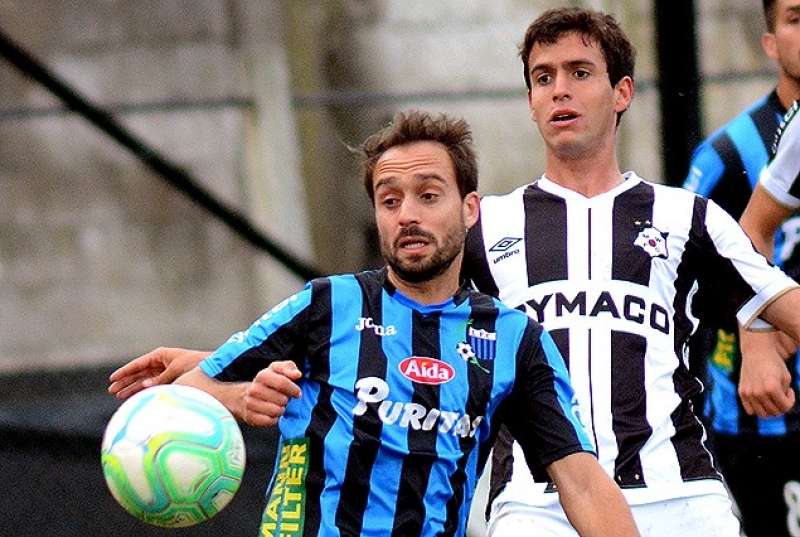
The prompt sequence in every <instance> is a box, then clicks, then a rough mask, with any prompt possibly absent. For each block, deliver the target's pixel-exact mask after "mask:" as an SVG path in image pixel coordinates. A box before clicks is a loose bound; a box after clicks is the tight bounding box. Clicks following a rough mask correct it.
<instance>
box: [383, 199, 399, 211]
mask: <svg viewBox="0 0 800 537" xmlns="http://www.w3.org/2000/svg"><path fill="white" fill-rule="evenodd" d="M399 204H400V199H399V198H394V197H385V198H382V199H381V205H383V206H384V207H386V208H387V209H393V208H395V207H397V206H398V205H399Z"/></svg>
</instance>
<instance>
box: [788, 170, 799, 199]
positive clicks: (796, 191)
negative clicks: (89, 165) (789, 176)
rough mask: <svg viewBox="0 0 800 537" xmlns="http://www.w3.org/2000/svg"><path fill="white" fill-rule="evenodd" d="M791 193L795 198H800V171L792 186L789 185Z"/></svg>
mask: <svg viewBox="0 0 800 537" xmlns="http://www.w3.org/2000/svg"><path fill="white" fill-rule="evenodd" d="M789 194H791V195H792V196H794V197H795V198H800V173H798V174H797V177H795V178H794V182H793V183H792V186H790V187H789Z"/></svg>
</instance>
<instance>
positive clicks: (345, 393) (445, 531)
mask: <svg viewBox="0 0 800 537" xmlns="http://www.w3.org/2000/svg"><path fill="white" fill-rule="evenodd" d="M284 359H291V360H293V361H294V362H295V363H296V364H297V365H298V367H299V368H300V369H301V371H303V373H304V375H303V379H302V380H301V381H300V383H299V384H300V387H301V390H302V397H300V398H299V399H294V400H292V401H291V402H290V403H289V405H288V407H287V408H286V413H285V414H284V416H283V417H282V418H281V420H280V423H279V427H280V432H281V444H280V447H279V451H278V460H277V462H276V470H275V473H274V475H273V478H272V482H271V485H270V488H269V492H268V494H267V506H266V509H265V512H264V516H263V519H262V528H261V529H262V535H278V534H280V535H305V536H311V535H313V536H329V535H331V536H332V535H337V536H339V535H348V536H362V535H363V536H368V535H369V536H378V535H380V536H387V535H393V536H404V537H405V536H415V535H421V536H433V535H437V536H438V535H454V536H462V535H464V533H465V529H466V521H467V515H468V509H469V505H470V501H471V498H472V495H473V491H474V488H475V485H476V483H477V479H478V477H479V476H480V473H481V472H482V470H483V467H484V463H485V462H486V459H487V456H488V454H489V450H490V448H491V444H492V441H493V440H494V438H495V436H496V433H497V429H498V427H499V426H500V424H501V423H502V424H504V425H506V426H507V427H508V428H509V429H510V430H511V431H512V433H513V434H514V436H515V437H516V438H517V439H518V441H519V442H520V444H521V445H522V446H523V449H524V450H525V452H526V456H527V458H528V461H529V464H530V467H531V471H532V472H535V473H537V474H541V473H542V472H543V470H544V468H545V467H546V466H547V465H549V464H550V463H552V462H554V461H556V460H558V459H560V458H562V457H564V456H566V455H569V454H571V453H575V452H579V451H592V449H593V448H592V444H591V441H590V440H589V437H588V436H587V435H586V433H585V432H584V430H583V428H582V426H581V424H580V419H579V417H578V416H577V414H576V409H577V406H576V401H575V398H574V395H573V391H572V388H571V387H570V384H569V380H568V378H569V377H568V373H567V371H566V367H565V365H564V362H563V360H562V358H561V355H560V354H559V352H558V349H557V347H556V346H555V344H554V343H553V340H552V339H551V338H550V336H549V335H548V334H547V333H546V332H545V331H543V329H542V328H541V326H540V325H538V324H536V323H535V322H533V321H531V320H529V319H528V317H527V316H526V315H525V314H523V313H522V312H519V311H516V310H512V309H509V308H507V307H505V306H503V305H502V304H501V303H500V302H499V301H497V300H495V299H492V298H490V297H489V296H487V295H483V294H480V293H477V292H474V291H471V290H468V289H467V288H462V289H461V290H460V291H459V292H458V293H457V294H456V295H455V296H454V297H452V298H451V299H450V300H448V301H447V302H445V303H443V304H438V305H421V304H418V303H416V302H414V301H412V300H410V299H409V298H407V297H405V296H404V295H403V294H401V293H400V292H399V291H398V290H396V289H395V288H394V287H393V286H392V285H391V283H390V282H389V280H388V278H387V272H386V269H384V270H380V271H373V272H363V273H358V274H354V275H343V276H332V277H329V278H322V279H318V280H314V281H313V282H311V283H310V284H308V285H307V286H306V288H305V289H304V290H303V291H301V292H300V293H298V294H297V295H295V296H293V297H291V298H289V299H288V300H286V301H285V302H283V303H281V304H280V305H278V306H277V307H276V308H274V309H273V310H271V311H270V312H268V313H267V314H265V315H264V316H263V317H262V318H261V319H259V320H258V321H256V322H255V323H254V324H253V325H252V326H251V327H250V328H249V329H248V330H247V331H245V332H241V333H239V334H236V335H234V336H232V337H231V339H230V340H229V341H228V342H227V343H225V344H224V345H223V346H222V347H221V348H219V349H218V350H217V351H216V352H215V353H214V354H213V355H211V356H210V357H209V358H208V359H207V360H206V361H204V362H203V363H202V365H201V367H202V369H203V371H205V372H206V373H207V374H208V375H210V376H212V377H215V378H217V379H219V380H224V381H235V380H249V379H252V378H253V377H254V375H255V374H256V373H257V372H258V371H259V370H261V369H262V368H264V367H266V366H267V365H269V364H270V363H271V362H273V361H275V360H284Z"/></svg>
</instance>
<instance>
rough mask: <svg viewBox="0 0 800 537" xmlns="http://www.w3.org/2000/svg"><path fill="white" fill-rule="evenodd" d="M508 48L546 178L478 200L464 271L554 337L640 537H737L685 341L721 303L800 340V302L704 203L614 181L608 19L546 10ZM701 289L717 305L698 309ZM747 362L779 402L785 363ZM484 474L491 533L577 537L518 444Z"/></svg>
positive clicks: (619, 83) (623, 55) (618, 91)
mask: <svg viewBox="0 0 800 537" xmlns="http://www.w3.org/2000/svg"><path fill="white" fill-rule="evenodd" d="M520 54H521V57H522V60H523V64H524V74H525V80H526V83H527V85H528V88H529V92H528V98H529V105H530V112H531V117H532V119H533V121H534V122H535V123H536V125H537V127H538V129H539V132H540V133H541V135H542V137H543V139H544V141H545V146H546V157H547V159H546V168H545V173H544V175H543V176H542V177H541V178H540V179H538V180H536V181H534V182H533V183H531V184H528V185H525V186H522V187H520V188H518V189H517V190H515V191H514V192H512V193H510V194H508V195H505V196H491V197H487V198H484V200H483V201H482V202H481V220H480V222H479V224H478V225H477V226H475V227H474V228H473V229H472V232H471V233H470V236H469V238H468V244H467V252H466V255H465V260H464V274H465V275H466V276H467V277H470V278H471V279H472V280H473V282H474V283H475V285H476V286H477V287H478V288H479V289H481V290H483V291H484V292H489V293H492V294H495V295H497V296H498V297H499V298H501V299H502V300H503V301H504V302H506V303H507V304H508V305H510V306H513V307H518V308H519V309H522V310H524V311H525V312H527V313H528V314H529V315H530V316H531V317H533V318H534V319H536V320H538V321H539V322H541V323H543V324H544V326H545V327H546V328H547V329H548V330H549V331H550V332H551V333H552V334H553V337H554V339H555V340H556V343H557V344H558V346H559V347H560V350H561V351H562V354H563V356H564V357H565V360H566V361H567V364H568V367H569V371H570V377H571V380H572V383H573V386H574V388H575V390H576V393H577V395H578V399H579V402H580V405H581V407H580V410H581V419H582V421H583V424H584V426H585V427H586V428H587V430H588V431H590V435H591V436H592V437H593V439H594V442H595V445H596V448H597V452H598V457H599V459H600V462H601V464H602V465H603V467H604V468H605V469H606V471H607V472H609V474H610V475H611V476H612V477H613V478H614V480H615V481H616V482H617V484H618V485H619V486H620V487H621V488H622V489H623V492H624V494H625V496H626V498H627V500H628V502H629V503H630V505H631V507H632V511H633V514H634V517H635V519H636V522H637V524H638V526H639V531H640V533H641V534H642V535H644V536H650V537H656V536H670V537H674V535H678V534H685V535H715V536H725V537H736V536H738V535H739V528H738V522H737V521H736V519H735V518H734V516H733V514H732V512H731V504H730V501H729V499H728V496H727V494H726V492H725V489H724V487H723V485H722V481H721V476H720V475H719V473H718V472H717V471H716V469H715V466H714V461H713V459H712V457H711V455H710V454H709V452H708V451H707V449H706V448H705V446H704V438H705V432H704V430H703V427H702V425H701V423H700V421H699V420H698V419H697V417H696V415H695V413H694V410H693V409H692V407H691V402H690V400H691V397H692V396H693V395H695V394H696V393H698V391H699V390H701V389H702V387H701V385H700V383H699V381H698V380H697V379H695V378H694V377H693V376H692V375H691V374H690V373H689V371H688V364H687V347H686V345H687V340H688V338H689V335H690V334H691V333H692V332H693V331H694V329H695V328H696V326H697V323H698V317H700V316H710V315H714V314H715V311H721V310H724V309H728V310H730V311H737V318H738V319H739V321H740V322H741V324H742V325H743V326H745V327H750V326H751V325H752V324H753V323H757V322H763V321H761V319H759V317H761V318H763V319H765V320H767V321H769V322H772V323H773V324H775V325H776V326H778V327H779V328H781V329H782V330H784V331H786V332H787V333H789V334H791V336H793V337H794V338H795V339H797V340H800V315H798V314H797V312H799V311H800V290H797V289H796V284H795V283H794V282H793V281H792V280H791V279H789V278H788V277H787V276H786V275H784V274H783V273H782V272H781V271H780V270H779V269H777V268H775V267H772V266H770V265H769V264H768V263H767V261H766V260H765V259H764V258H763V257H762V256H760V255H759V254H758V253H757V252H755V251H754V249H753V248H752V245H751V244H750V242H749V240H748V239H747V236H746V235H745V234H744V232H743V231H742V229H741V228H740V227H739V226H738V225H737V224H736V222H735V221H734V220H733V219H732V218H731V217H729V216H728V215H727V214H726V213H725V212H724V211H723V210H722V209H720V208H719V207H718V206H717V205H716V204H714V203H713V202H709V201H708V200H706V199H704V198H701V197H699V196H696V195H694V194H692V193H690V192H688V191H684V190H681V189H676V188H669V187H665V186H662V185H658V184H653V183H649V182H647V181H645V180H643V179H641V178H640V177H638V176H637V175H636V174H635V173H633V172H627V173H625V174H623V173H621V172H620V168H619V165H618V162H617V158H616V152H615V148H616V133H617V127H618V123H619V119H620V116H621V115H622V113H623V112H624V111H625V110H626V109H627V108H628V106H629V104H630V102H631V99H632V97H633V93H634V83H633V64H634V61H633V57H634V53H633V49H632V46H631V44H630V43H629V41H628V39H627V37H626V36H625V35H624V33H623V32H622V30H621V29H620V28H619V26H618V25H617V24H616V22H615V21H614V20H613V18H611V17H609V16H607V15H603V14H600V13H596V12H592V11H588V10H583V9H578V8H563V9H556V10H551V11H548V12H546V13H544V14H543V15H542V16H541V17H540V18H539V19H537V20H536V21H534V22H533V23H532V24H531V26H530V27H529V28H528V31H527V33H526V36H525V40H524V42H523V44H522V46H521V52H520ZM698 286H703V287H707V288H709V289H710V291H711V292H712V294H713V296H714V297H715V298H716V303H715V304H714V307H713V308H707V311H694V310H693V300H692V299H693V297H694V294H695V292H696V290H697V289H698ZM753 367H754V373H758V374H760V375H761V378H765V379H768V381H767V387H768V388H769V387H770V386H771V389H767V390H764V391H762V392H758V393H754V394H752V395H753V397H754V401H755V402H757V404H759V405H760V406H761V408H762V409H766V410H765V411H768V412H779V411H785V410H786V409H787V408H789V407H790V406H791V403H792V402H793V401H792V400H791V399H792V397H793V393H792V392H791V390H789V388H788V378H789V375H788V371H787V370H786V366H785V364H784V363H783V362H782V361H781V360H777V361H775V360H770V359H764V360H761V361H759V362H755V363H754V366H753ZM781 368H782V369H781ZM506 440H507V438H506ZM493 464H494V468H493V476H492V477H493V479H492V492H491V498H492V500H493V503H492V505H491V511H490V513H491V516H490V522H489V531H490V534H491V535H492V536H493V537H507V536H517V535H519V536H523V535H524V536H528V535H534V534H537V535H556V536H573V535H575V533H574V530H572V529H571V528H570V526H569V523H568V521H567V519H566V516H565V515H564V512H563V510H562V509H561V506H560V505H559V504H558V500H557V495H556V494H555V489H554V487H553V485H552V484H550V483H546V482H534V481H533V480H532V478H531V477H530V473H529V472H528V471H527V468H526V466H525V464H524V460H522V457H521V452H520V451H519V449H518V448H517V447H516V446H514V447H512V445H511V443H510V441H508V442H504V441H500V442H499V443H498V444H497V445H496V446H495V454H494V458H493Z"/></svg>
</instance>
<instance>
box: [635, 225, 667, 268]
mask: <svg viewBox="0 0 800 537" xmlns="http://www.w3.org/2000/svg"><path fill="white" fill-rule="evenodd" d="M634 225H635V226H636V227H637V228H638V229H639V235H637V236H636V240H635V241H633V244H634V245H635V246H638V247H639V248H641V249H642V250H644V251H645V252H646V253H647V255H649V256H650V257H658V258H660V259H666V258H667V256H668V255H669V253H668V250H667V235H669V233H667V232H665V231H659V230H658V228H656V227H654V226H653V223H652V222H650V220H645V221H644V222H641V221H638V220H637V221H636V222H634Z"/></svg>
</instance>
